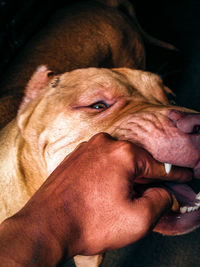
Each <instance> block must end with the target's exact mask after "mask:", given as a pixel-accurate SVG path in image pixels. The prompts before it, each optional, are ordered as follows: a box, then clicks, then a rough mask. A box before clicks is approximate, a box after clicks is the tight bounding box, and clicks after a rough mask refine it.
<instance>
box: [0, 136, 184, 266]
mask: <svg viewBox="0 0 200 267" xmlns="http://www.w3.org/2000/svg"><path fill="white" fill-rule="evenodd" d="M111 162H112V164H111ZM103 170H105V171H103ZM183 174H184V177H185V179H184V180H185V181H187V180H188V179H189V175H188V177H186V176H185V172H184V171H183V170H180V169H178V168H177V169H176V168H174V169H173V170H172V171H171V172H170V174H168V175H167V174H164V167H163V164H161V163H158V162H157V161H155V160H154V159H153V158H152V157H151V156H150V155H149V154H148V152H146V151H145V150H143V149H142V148H140V147H137V146H136V145H134V144H132V143H130V142H127V141H117V140H116V139H113V138H112V137H111V136H110V135H108V134H105V133H100V134H97V135H95V136H94V137H92V138H91V139H90V140H89V141H88V142H84V143H82V144H81V145H79V146H78V148H76V149H75V151H74V152H72V153H71V154H70V155H68V156H67V157H66V158H65V159H64V160H63V162H62V163H61V164H60V165H59V166H58V167H57V168H56V169H55V171H54V172H53V173H52V174H51V175H50V176H49V178H48V179H47V180H46V182H45V183H44V184H43V185H42V186H41V187H40V189H39V190H38V191H37V192H36V193H35V194H34V195H33V197H32V198H31V199H30V200H29V201H28V203H27V204H26V205H25V207H24V208H22V209H21V210H20V211H19V212H18V213H17V214H15V215H14V216H12V217H11V218H9V219H7V220H5V221H4V222H3V223H2V224H1V225H0V247H1V250H0V260H1V264H2V266H56V264H58V263H59V262H61V261H62V260H66V259H69V258H71V257H73V256H75V255H77V254H81V255H95V254H97V253H101V252H104V251H108V250H111V249H117V248H120V247H123V246H125V245H128V244H130V243H132V242H135V241H137V240H138V239H140V238H142V237H144V236H145V235H146V234H147V233H148V232H149V231H150V230H151V229H152V228H153V227H154V225H155V223H156V222H157V221H158V219H159V218H160V216H161V215H162V214H163V213H164V212H166V211H167V210H169V209H170V208H171V207H172V204H173V198H172V196H171V195H170V193H169V192H168V191H166V190H165V189H164V188H159V187H154V188H148V189H146V190H143V192H142V193H141V195H140V197H133V196H134V193H135V189H134V188H135V187H134V186H135V182H136V181H137V182H140V179H142V183H147V184H148V183H149V182H150V181H151V180H152V179H154V180H155V181H158V180H160V178H161V177H162V179H163V176H164V177H165V179H166V180H177V177H180V176H181V175H183ZM80 208H81V212H80ZM55 226H56V227H55ZM19 233H20V234H19Z"/></svg>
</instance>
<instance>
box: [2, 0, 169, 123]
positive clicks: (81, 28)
mask: <svg viewBox="0 0 200 267" xmlns="http://www.w3.org/2000/svg"><path fill="white" fill-rule="evenodd" d="M143 41H148V42H151V43H154V44H155V45H158V46H162V47H165V48H168V49H174V47H173V46H172V45H170V44H166V43H164V42H161V41H159V40H156V39H154V38H152V37H151V36H149V35H147V34H146V33H145V32H144V31H143V30H142V29H141V27H140V25H139V24H138V22H137V19H136V17H135V13H134V9H133V7H132V5H131V4H130V3H129V2H128V1H127V0H106V1H104V0H98V1H84V2H78V1H76V3H74V5H72V6H69V7H67V8H63V9H61V10H58V11H57V12H56V13H55V14H54V15H53V16H52V17H51V18H50V19H49V21H48V23H47V25H45V27H44V28H43V29H42V30H41V31H40V32H39V33H38V34H37V35H36V36H34V37H33V38H32V40H30V42H29V43H28V44H27V45H26V46H25V47H24V48H23V50H22V51H21V53H20V54H19V55H18V56H17V57H16V58H15V60H14V61H13V62H12V64H11V66H10V67H9V68H8V70H7V71H6V72H5V73H4V76H3V77H2V78H1V81H0V93H1V95H2V96H3V97H2V98H1V99H0V128H2V127H3V126H5V125H6V124H7V123H8V122H9V121H10V120H11V119H12V118H14V117H15V116H16V112H17V109H18V106H19V103H20V102H21V98H22V95H23V91H24V88H25V86H26V84H27V82H28V80H29V79H30V77H31V75H32V73H33V72H34V71H35V69H36V68H37V67H38V66H39V65H43V64H45V65H47V66H48V67H49V68H50V69H52V70H54V72H55V73H63V72H66V71H70V70H73V69H77V68H85V67H130V68H136V69H145V49H144V45H143Z"/></svg>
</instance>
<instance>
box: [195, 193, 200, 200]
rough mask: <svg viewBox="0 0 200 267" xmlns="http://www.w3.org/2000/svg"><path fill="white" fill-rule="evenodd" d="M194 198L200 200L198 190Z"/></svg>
mask: <svg viewBox="0 0 200 267" xmlns="http://www.w3.org/2000/svg"><path fill="white" fill-rule="evenodd" d="M196 199H199V200H200V192H199V193H198V194H197V195H196Z"/></svg>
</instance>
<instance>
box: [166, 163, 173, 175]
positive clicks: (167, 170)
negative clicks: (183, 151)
mask: <svg viewBox="0 0 200 267" xmlns="http://www.w3.org/2000/svg"><path fill="white" fill-rule="evenodd" d="M164 166H165V171H166V173H167V174H169V173H170V171H171V168H172V164H170V163H164Z"/></svg>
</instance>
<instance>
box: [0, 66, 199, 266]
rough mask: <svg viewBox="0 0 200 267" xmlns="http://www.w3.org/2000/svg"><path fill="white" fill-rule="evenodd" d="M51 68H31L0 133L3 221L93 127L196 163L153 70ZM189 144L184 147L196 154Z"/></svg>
mask: <svg viewBox="0 0 200 267" xmlns="http://www.w3.org/2000/svg"><path fill="white" fill-rule="evenodd" d="M49 73H51V72H50V71H49V70H48V69H47V68H46V67H45V66H42V67H40V68H39V69H38V70H37V71H36V72H35V73H34V75H33V76H32V78H31V80H30V81H29V83H28V85H27V88H26V92H25V97H24V99H23V101H22V103H21V106H20V109H19V112H18V116H17V118H16V119H15V120H13V121H12V122H11V123H9V124H8V125H7V127H5V128H4V129H3V130H2V132H1V139H0V145H1V152H0V159H1V162H2V165H1V180H0V186H1V190H0V192H1V200H0V201H1V202H0V205H1V207H3V208H2V210H1V220H3V219H4V218H6V217H8V216H11V215H12V214H14V213H15V212H17V211H18V210H19V209H20V208H21V207H22V206H23V205H24V204H25V203H26V202H27V200H28V199H29V198H30V197H31V195H32V194H33V193H34V192H35V191H36V190H37V189H38V188H39V186H40V185H41V184H42V183H43V182H44V180H45V179H46V178H47V177H48V176H49V174H50V173H51V172H52V171H53V170H54V169H55V168H56V167H57V166H58V165H59V163H60V162H61V161H62V160H63V158H64V157H65V156H66V155H67V154H69V153H70V152H71V151H72V150H74V149H75V147H76V146H77V145H78V144H79V143H80V142H82V141H85V140H88V139H89V138H90V137H91V136H93V135H94V134H96V133H98V132H102V131H104V132H108V133H110V134H111V135H113V136H114V137H116V138H118V139H125V140H130V141H132V142H134V143H137V144H139V145H140V146H142V147H144V148H146V149H147V150H148V151H149V152H150V153H151V154H152V155H153V156H154V158H156V159H157V160H159V161H162V162H170V160H171V159H169V158H167V157H168V155H169V156H170V155H171V154H172V155H173V154H174V155H176V156H175V161H177V162H175V164H176V165H178V164H182V166H184V164H185V166H188V164H193V163H191V157H190V158H187V155H184V151H181V150H178V151H177V149H176V147H177V144H178V143H180V144H181V145H182V146H183V147H184V150H185V147H188V146H189V145H188V144H189V143H188V142H189V141H190V136H189V135H187V134H184V135H183V134H182V132H181V131H180V130H179V129H178V128H177V127H175V126H174V125H173V124H172V122H171V120H170V119H169V117H168V113H169V111H170V110H171V109H172V107H171V106H170V105H169V103H168V100H167V97H166V94H167V93H169V92H170V90H169V89H168V88H167V87H165V86H164V85H163V84H162V81H161V79H160V78H159V77H158V76H157V75H155V74H152V73H148V72H144V71H141V70H131V69H127V68H121V69H113V70H109V69H97V68H89V69H79V70H74V71H72V72H67V73H65V74H63V75H61V76H55V77H52V76H50V77H49ZM99 105H100V108H99ZM173 109H176V110H179V111H188V110H187V109H184V108H179V107H173ZM49 118H50V119H49ZM174 144H176V146H174ZM193 145H194V144H191V145H190V146H191V147H190V146H189V147H188V151H189V152H190V150H191V153H193V154H195V155H196V156H197V157H198V156H199V152H198V151H196V148H195V147H194V146H193ZM182 159H183V160H184V162H182V163H180V160H182ZM196 160H197V159H196V158H194V162H196ZM190 167H192V166H190ZM90 260H91V258H90ZM82 263H83V264H85V263H84V262H83V261H82ZM82 263H81V264H82ZM87 264H88V263H86V265H87ZM95 264H96V263H95ZM83 266H84V265H83ZM90 266H92V265H90ZM94 266H95V265H94Z"/></svg>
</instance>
